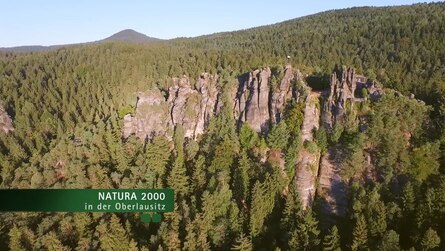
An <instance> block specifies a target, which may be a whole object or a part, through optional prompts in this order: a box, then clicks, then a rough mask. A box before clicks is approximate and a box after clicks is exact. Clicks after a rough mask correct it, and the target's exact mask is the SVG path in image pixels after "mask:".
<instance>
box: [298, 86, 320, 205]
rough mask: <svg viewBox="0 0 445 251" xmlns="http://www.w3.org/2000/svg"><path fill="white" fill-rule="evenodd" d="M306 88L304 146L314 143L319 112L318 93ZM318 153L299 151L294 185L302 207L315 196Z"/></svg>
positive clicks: (303, 128) (303, 129)
mask: <svg viewBox="0 0 445 251" xmlns="http://www.w3.org/2000/svg"><path fill="white" fill-rule="evenodd" d="M307 89H308V92H307V93H308V95H307V98H306V101H305V102H306V107H305V111H304V119H303V125H302V128H301V133H302V136H301V137H302V140H303V142H304V143H305V145H306V146H308V145H310V144H315V143H314V142H313V141H314V138H313V133H314V131H316V130H317V129H318V127H319V122H320V121H319V118H320V112H319V109H318V108H317V107H318V105H317V104H318V102H319V97H320V95H319V93H317V92H312V91H311V90H310V88H307ZM319 157H320V154H319V152H318V150H316V151H315V152H314V151H313V150H311V149H306V147H305V149H302V150H301V151H300V152H299V162H298V165H297V167H296V176H297V179H296V186H297V190H298V193H299V194H300V198H301V202H302V205H303V207H311V206H312V202H313V201H314V197H315V189H316V186H315V185H316V179H317V174H318V161H319Z"/></svg>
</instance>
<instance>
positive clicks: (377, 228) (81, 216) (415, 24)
mask: <svg viewBox="0 0 445 251" xmlns="http://www.w3.org/2000/svg"><path fill="white" fill-rule="evenodd" d="M444 35H445V4H444V3H432V4H416V5H412V6H400V7H384V8H371V7H363V8H351V9H345V10H335V11H328V12H323V13H319V14H315V15H311V16H307V17H302V18H298V19H294V20H290V21H286V22H283V23H279V24H274V25H269V26H264V27H257V28H252V29H248V30H242V31H236V32H227V33H218V34H212V35H208V36H202V37H196V38H178V39H174V40H167V41H154V42H150V43H145V44H127V43H124V42H117V43H97V44H88V45H76V46H69V47H65V48H58V49H55V50H50V51H47V52H27V53H13V52H0V100H2V105H3V107H4V110H5V112H6V113H7V114H8V115H9V116H10V117H11V119H12V122H13V127H14V131H11V132H9V133H5V132H3V131H1V130H0V188H1V189H7V188H165V187H171V188H174V189H175V211H174V212H173V213H165V214H163V220H162V223H149V224H148V223H142V222H141V220H140V214H139V213H116V214H115V213H1V214H0V248H1V249H6V250H7V249H10V250H181V249H182V250H444V249H445V122H444V121H445V42H444V37H445V36H444ZM288 55H289V56H290V59H287V56H288ZM286 64H290V65H292V66H293V68H294V69H299V70H300V71H301V74H302V76H303V77H302V80H301V81H293V82H292V84H293V86H294V87H295V88H296V89H298V88H300V89H301V90H303V91H301V92H300V94H301V98H300V99H299V101H298V100H296V99H292V100H289V102H288V103H287V104H286V107H285V108H284V112H283V114H284V115H283V118H282V120H281V121H280V122H279V123H277V124H273V123H271V124H270V127H269V130H267V131H266V132H263V133H257V132H256V131H254V130H253V129H252V128H250V127H249V126H248V124H247V123H244V124H241V123H239V121H237V119H236V118H235V117H234V116H233V114H234V112H235V111H234V110H233V109H234V108H233V104H232V103H231V102H232V98H231V95H232V93H233V90H236V89H237V88H238V86H239V84H240V79H243V78H245V77H246V75H248V74H249V72H251V71H254V70H255V69H258V68H263V67H270V68H271V69H272V73H271V85H272V86H274V85H275V86H276V85H277V83H279V81H280V80H281V79H282V78H283V75H284V67H285V65H286ZM342 65H347V66H352V67H354V68H355V69H356V71H357V73H358V74H362V75H364V76H366V77H368V78H369V79H370V80H373V81H376V82H378V83H381V85H382V86H384V88H385V94H384V95H383V96H382V97H381V98H379V99H376V100H374V99H368V100H366V101H365V102H362V103H359V104H356V105H354V108H353V110H351V111H349V114H353V115H351V116H349V117H348V118H347V120H346V121H345V122H344V123H343V124H338V125H336V126H335V127H334V128H333V129H332V130H325V129H324V128H323V127H320V128H319V129H318V130H317V131H316V132H314V141H313V142H303V140H302V139H301V138H302V129H301V128H302V125H303V121H304V118H305V108H304V100H305V97H306V96H307V95H309V94H307V93H306V91H304V86H306V87H311V88H312V91H314V92H315V91H319V92H322V91H323V90H325V89H327V88H329V79H330V75H331V73H333V72H338V73H339V74H340V73H341V69H342ZM203 72H207V73H209V74H216V75H218V80H217V83H216V85H217V86H216V88H217V89H218V92H219V93H220V96H219V97H220V98H219V100H220V101H219V102H220V103H221V106H220V108H219V111H218V113H217V114H216V115H215V116H213V117H212V118H211V120H210V122H209V125H208V127H207V128H206V130H205V132H204V134H202V135H200V136H199V137H198V138H197V139H196V140H195V139H190V138H185V137H184V133H185V132H184V128H183V127H182V126H181V125H179V124H178V125H176V126H175V127H174V131H173V132H171V135H172V138H171V139H170V138H168V137H164V136H162V135H156V136H154V137H153V138H151V139H149V140H145V141H144V140H141V139H139V138H137V137H135V136H134V135H131V136H129V137H128V138H124V137H123V136H122V130H123V125H124V116H125V115H127V114H133V115H134V112H135V109H136V103H137V95H138V94H137V93H138V92H141V91H147V90H155V89H156V90H159V91H160V92H161V93H162V95H163V96H164V97H166V98H167V97H168V94H169V87H170V86H171V85H172V79H173V78H174V77H182V76H184V75H186V76H188V77H189V78H190V82H191V84H192V86H194V85H195V84H196V83H197V81H198V78H199V76H201V73H203ZM410 93H412V94H414V96H415V99H413V98H410V95H409V94H410ZM361 95H362V96H363V97H365V96H366V95H367V94H366V93H364V94H361ZM317 102H318V101H317ZM323 102H324V101H323V100H322V98H320V104H317V105H319V106H320V107H321V106H323ZM319 109H321V108H319ZM359 116H365V117H366V130H361V129H360V121H359ZM333 150H337V151H340V152H341V156H342V158H341V160H340V162H341V163H340V164H339V166H341V179H342V181H343V182H344V183H345V184H346V185H347V189H346V190H345V198H346V200H347V203H346V206H345V207H346V208H345V212H346V214H344V215H331V214H327V213H326V212H325V210H324V209H323V200H324V194H323V193H322V192H319V191H317V193H316V196H315V199H314V201H313V203H312V205H311V206H310V207H306V206H304V205H303V204H302V203H301V198H300V195H299V193H298V190H297V185H296V184H297V182H298V181H297V178H296V177H297V175H298V174H297V171H296V168H295V166H296V165H298V162H299V161H301V159H300V158H299V157H298V156H300V154H301V153H303V152H305V153H306V152H310V153H314V154H318V155H317V156H319V157H320V158H321V157H322V156H324V155H325V154H326V153H327V152H330V151H333ZM368 156H371V157H369V158H371V160H370V161H369V160H368V159H367V158H368Z"/></svg>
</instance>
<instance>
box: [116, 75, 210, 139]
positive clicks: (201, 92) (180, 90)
mask: <svg viewBox="0 0 445 251" xmlns="http://www.w3.org/2000/svg"><path fill="white" fill-rule="evenodd" d="M217 79H218V77H217V76H216V75H215V76H212V75H210V74H208V73H203V74H201V76H200V78H199V80H198V81H197V84H196V89H194V88H193V87H192V86H191V84H190V80H189V78H188V77H186V76H184V77H182V78H173V79H172V84H171V86H170V88H169V90H168V94H169V95H168V99H167V100H166V99H165V97H164V96H163V95H162V93H161V92H160V91H159V90H151V91H147V92H144V93H139V94H138V101H137V105H136V112H135V116H134V117H133V116H131V115H130V114H127V115H126V116H125V117H124V128H123V136H124V137H125V138H127V137H129V136H130V135H131V134H135V135H136V137H138V138H141V139H151V138H153V136H155V135H165V136H166V137H167V138H170V139H171V138H172V136H173V131H174V127H175V126H176V125H182V126H183V128H184V136H185V137H186V138H194V139H196V137H197V136H199V135H200V134H202V133H203V132H204V130H205V128H206V127H207V125H208V123H209V120H210V118H211V117H212V116H213V114H214V112H215V107H216V105H217V97H218V92H217V89H216V81H217Z"/></svg>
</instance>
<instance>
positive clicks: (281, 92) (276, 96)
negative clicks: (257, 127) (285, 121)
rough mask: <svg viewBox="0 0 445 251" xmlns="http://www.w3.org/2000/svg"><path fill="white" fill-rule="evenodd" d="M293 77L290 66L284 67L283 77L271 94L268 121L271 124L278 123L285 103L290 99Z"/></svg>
mask: <svg viewBox="0 0 445 251" xmlns="http://www.w3.org/2000/svg"><path fill="white" fill-rule="evenodd" d="M294 78H295V76H294V74H293V72H292V66H290V65H286V68H285V69H284V76H283V79H282V80H281V82H280V85H279V86H278V88H277V89H276V90H274V92H273V93H272V100H271V104H270V108H271V109H270V119H271V121H272V123H274V124H276V123H278V122H280V120H281V118H282V116H283V111H284V108H285V106H286V102H287V101H288V100H289V99H291V98H292V83H291V81H292V80H294Z"/></svg>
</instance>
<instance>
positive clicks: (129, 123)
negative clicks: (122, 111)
mask: <svg viewBox="0 0 445 251" xmlns="http://www.w3.org/2000/svg"><path fill="white" fill-rule="evenodd" d="M167 114H168V105H167V103H166V102H165V98H164V97H163V96H162V93H161V92H160V91H159V90H157V89H154V90H150V91H147V92H140V93H138V102H137V104H136V111H135V116H134V117H132V116H131V115H130V114H127V115H125V117H124V126H123V136H124V137H125V138H127V137H128V136H130V135H131V134H135V135H136V137H138V138H140V139H144V140H145V139H151V138H152V137H153V136H155V135H166V134H167V132H168V127H167V126H168V116H167Z"/></svg>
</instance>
